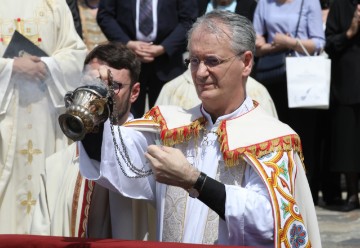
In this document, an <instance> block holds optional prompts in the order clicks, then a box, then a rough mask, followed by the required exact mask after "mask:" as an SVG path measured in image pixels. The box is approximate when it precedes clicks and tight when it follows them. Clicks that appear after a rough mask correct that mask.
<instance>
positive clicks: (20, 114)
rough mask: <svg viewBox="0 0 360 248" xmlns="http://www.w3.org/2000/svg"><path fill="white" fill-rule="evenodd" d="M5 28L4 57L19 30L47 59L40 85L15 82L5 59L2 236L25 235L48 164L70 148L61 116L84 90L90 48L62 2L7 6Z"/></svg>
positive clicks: (1, 62)
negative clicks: (68, 100)
mask: <svg viewBox="0 0 360 248" xmlns="http://www.w3.org/2000/svg"><path fill="white" fill-rule="evenodd" d="M0 25H1V29H0V30H1V37H0V54H1V57H2V55H3V54H4V51H5V49H6V48H7V46H8V44H9V42H10V40H11V38H12V35H13V33H14V31H15V30H17V31H18V32H20V33H21V34H23V35H24V36H25V37H27V38H28V39H29V40H31V41H32V42H33V43H34V44H35V45H37V46H39V47H40V48H41V49H42V50H43V51H44V52H45V53H46V54H47V55H48V57H41V60H42V61H43V62H44V63H45V64H46V66H47V70H48V72H47V73H48V77H47V79H46V80H44V82H41V83H40V82H35V81H27V80H25V79H20V78H18V77H14V75H13V74H12V67H13V61H14V59H12V58H0V142H1V143H0V233H18V234H25V233H29V228H30V224H31V220H32V213H33V208H34V206H35V203H36V199H37V196H38V194H39V190H40V174H41V172H43V170H44V166H45V158H46V157H48V156H49V155H51V154H53V153H54V152H56V151H58V150H61V149H63V148H65V147H66V146H67V145H68V141H67V138H66V137H65V136H64V135H63V133H62V132H61V130H60V127H59V125H58V114H59V113H60V111H59V110H61V108H62V107H64V100H63V97H64V95H65V93H66V92H67V91H69V90H73V89H75V88H76V87H78V86H79V85H78V84H79V79H80V76H81V72H82V68H83V61H84V58H85V56H86V47H85V45H84V43H83V42H82V40H81V39H80V37H79V36H78V35H77V33H76V31H75V28H74V24H73V18H72V15H71V13H70V10H69V7H68V6H67V4H66V1H63V0H33V1H22V0H13V1H2V6H1V9H0ZM62 110H63V109H62Z"/></svg>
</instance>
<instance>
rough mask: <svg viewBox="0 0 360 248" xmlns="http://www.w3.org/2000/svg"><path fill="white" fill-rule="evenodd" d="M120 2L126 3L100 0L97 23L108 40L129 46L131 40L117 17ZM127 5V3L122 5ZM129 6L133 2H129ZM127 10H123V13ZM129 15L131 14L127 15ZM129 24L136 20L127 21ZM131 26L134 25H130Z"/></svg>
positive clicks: (115, 0)
mask: <svg viewBox="0 0 360 248" xmlns="http://www.w3.org/2000/svg"><path fill="white" fill-rule="evenodd" d="M118 2H125V1H117V0H100V3H99V7H98V12H97V15H96V20H97V23H98V24H99V27H100V28H101V31H102V32H103V33H104V35H105V36H106V38H107V39H108V40H110V41H119V42H122V43H124V44H127V43H128V42H129V41H130V40H131V38H130V37H129V35H128V34H127V33H126V32H125V31H124V29H123V27H121V25H119V23H118V21H117V20H116V19H117V16H118V15H119V13H118V11H119V8H120V7H118ZM120 4H125V3H120ZM127 4H129V5H130V4H132V3H131V1H128V3H127ZM124 11H126V10H123V12H124ZM127 14H129V13H127ZM127 21H129V22H133V21H134V20H131V19H129V18H128V19H127ZM128 25H129V26H131V25H133V24H132V23H129V24H128Z"/></svg>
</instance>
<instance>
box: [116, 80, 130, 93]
mask: <svg viewBox="0 0 360 248" xmlns="http://www.w3.org/2000/svg"><path fill="white" fill-rule="evenodd" d="M126 85H130V84H125V83H121V82H119V81H115V80H112V89H113V91H114V93H115V94H119V92H120V90H121V89H122V88H124V86H126Z"/></svg>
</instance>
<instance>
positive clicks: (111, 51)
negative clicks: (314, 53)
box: [84, 42, 141, 84]
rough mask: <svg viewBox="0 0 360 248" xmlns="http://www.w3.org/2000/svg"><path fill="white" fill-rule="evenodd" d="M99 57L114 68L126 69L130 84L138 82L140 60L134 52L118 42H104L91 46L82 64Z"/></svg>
mask: <svg viewBox="0 0 360 248" xmlns="http://www.w3.org/2000/svg"><path fill="white" fill-rule="evenodd" d="M95 58H97V59H99V60H101V61H103V62H105V63H107V64H108V65H109V66H110V67H112V68H115V69H118V70H119V69H128V70H129V71H130V79H131V84H134V83H136V82H138V80H139V74H140V70H141V62H140V60H139V59H138V58H137V56H136V54H135V53H134V52H133V51H131V50H130V49H129V48H127V47H126V46H125V45H124V44H122V43H120V42H106V43H103V44H100V45H98V46H96V47H94V48H93V50H91V51H90V53H89V54H88V55H87V56H86V58H85V61H84V65H87V64H89V63H90V61H91V60H93V59H95Z"/></svg>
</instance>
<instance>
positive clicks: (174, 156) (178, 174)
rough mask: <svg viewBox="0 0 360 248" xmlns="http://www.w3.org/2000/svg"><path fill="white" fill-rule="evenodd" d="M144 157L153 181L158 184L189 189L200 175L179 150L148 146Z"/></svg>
mask: <svg viewBox="0 0 360 248" xmlns="http://www.w3.org/2000/svg"><path fill="white" fill-rule="evenodd" d="M145 156H146V158H147V159H148V160H149V161H150V164H151V168H152V171H153V173H154V176H155V179H156V181H158V182H159V183H164V184H168V185H173V186H178V187H181V188H183V189H189V188H191V187H192V186H193V185H194V184H195V182H196V180H197V178H198V177H199V175H200V172H199V171H198V170H197V169H196V168H195V167H193V166H192V165H191V164H190V163H189V162H188V161H187V159H186V158H185V156H184V154H183V153H182V152H181V151H180V150H179V149H176V148H172V147H167V146H158V145H150V146H149V147H148V150H147V153H145Z"/></svg>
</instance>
